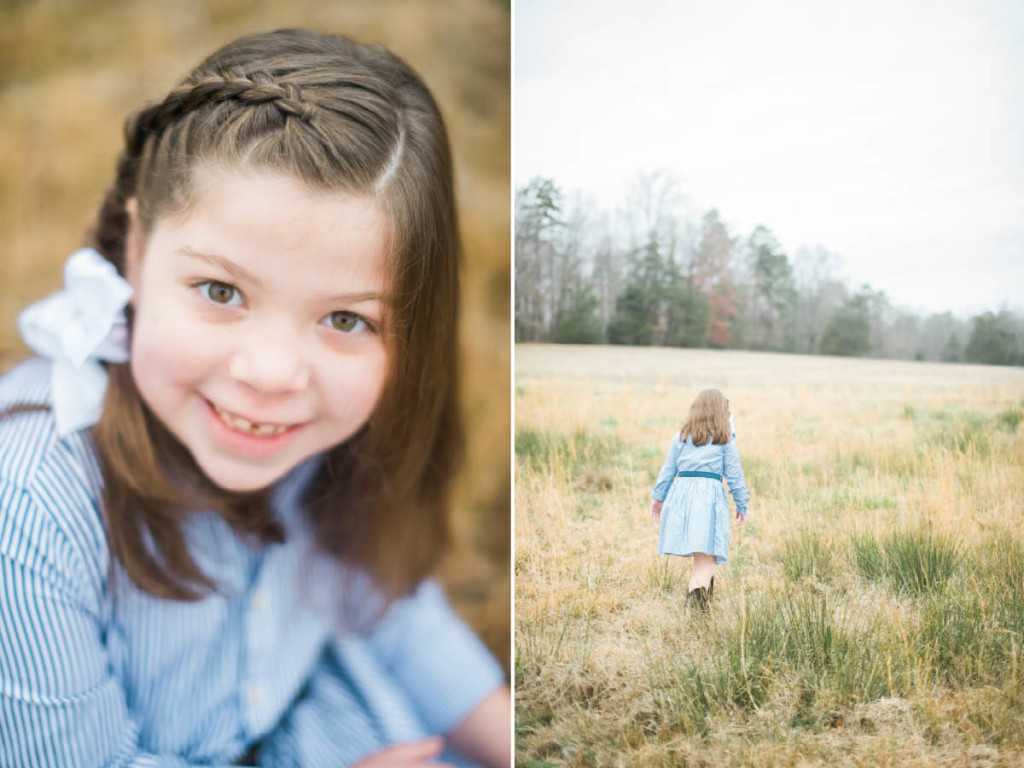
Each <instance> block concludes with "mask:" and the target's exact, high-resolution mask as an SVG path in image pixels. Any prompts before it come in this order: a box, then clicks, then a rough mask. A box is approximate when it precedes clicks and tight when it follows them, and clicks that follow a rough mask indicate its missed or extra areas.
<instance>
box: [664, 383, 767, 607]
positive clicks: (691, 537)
mask: <svg viewBox="0 0 1024 768" xmlns="http://www.w3.org/2000/svg"><path fill="white" fill-rule="evenodd" d="M723 477H724V478H725V479H726V480H727V481H728V483H729V492H730V493H731V494H732V498H733V501H734V502H735V503H736V519H737V521H738V522H739V525H743V523H744V522H746V519H747V502H748V500H749V498H750V494H749V493H748V492H747V486H746V484H745V483H744V481H743V469H742V467H741V466H740V455H739V452H738V451H737V450H736V433H735V432H734V431H733V428H732V416H731V415H730V413H729V401H728V400H726V399H725V396H724V395H723V394H722V393H721V392H720V391H719V390H717V389H705V390H702V391H701V392H700V394H698V395H697V398H696V399H695V400H694V401H693V405H691V406H690V413H689V415H688V416H687V417H686V421H685V422H683V426H682V428H681V429H680V430H679V432H678V434H676V435H675V436H674V437H673V438H672V444H671V445H670V446H669V449H668V455H667V456H666V457H665V464H664V465H663V466H662V468H661V472H659V473H658V480H657V482H656V483H655V484H654V490H653V491H651V497H652V498H653V499H654V501H653V502H652V503H651V516H652V517H653V518H654V519H655V520H660V521H661V537H660V539H659V542H658V552H659V553H660V554H662V555H681V556H683V557H691V556H692V557H693V574H692V576H691V578H690V584H689V594H688V595H687V598H686V601H687V603H689V604H690V605H692V606H693V607H695V608H697V609H700V610H707V608H708V604H709V602H710V599H711V596H712V594H713V593H714V588H715V576H714V573H715V564H716V563H718V564H721V563H724V562H726V560H728V558H729V502H728V500H727V499H726V498H725V488H724V487H723V486H722V478H723Z"/></svg>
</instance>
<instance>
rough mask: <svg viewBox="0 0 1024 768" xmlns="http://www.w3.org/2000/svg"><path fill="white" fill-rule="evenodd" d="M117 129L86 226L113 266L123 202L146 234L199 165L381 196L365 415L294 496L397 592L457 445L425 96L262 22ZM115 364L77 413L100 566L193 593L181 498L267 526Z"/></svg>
mask: <svg viewBox="0 0 1024 768" xmlns="http://www.w3.org/2000/svg"><path fill="white" fill-rule="evenodd" d="M124 135H125V142H124V147H123V149H122V151H121V153H120V155H119V157H118V160H117V170H116V173H115V176H114V182H113V184H112V185H111V187H110V188H109V190H108V191H107V194H106V197H105V199H104V201H103V204H102V206H101V208H100V211H99V214H98V216H97V220H96V224H95V227H94V229H93V230H92V232H91V235H90V240H91V242H92V245H93V246H94V247H95V248H96V249H97V250H98V251H99V252H100V253H102V254H103V255H104V256H105V257H106V258H107V259H108V260H110V261H111V262H112V263H113V264H114V266H115V267H117V269H118V270H119V271H120V272H121V273H122V274H123V273H124V270H125V240H126V237H127V233H128V230H129V216H128V213H127V208H126V207H127V206H128V205H129V201H134V202H135V204H136V206H137V208H136V210H137V212H138V219H139V224H140V228H141V230H142V233H143V235H144V236H145V235H148V234H149V232H150V231H151V230H152V227H153V225H154V222H155V221H157V220H158V219H159V218H160V217H162V216H166V215H169V214H172V213H175V212H187V211H188V210H189V207H190V206H191V205H192V204H193V203H194V202H195V199H194V198H195V190H194V188H193V179H194V175H195V173H196V171H197V169H199V168H200V167H202V166H204V165H213V166H216V167H217V168H226V169H228V170H237V171H257V172H269V173H277V174H284V175H287V176H290V177H292V178H295V179H297V180H299V181H301V182H303V183H305V184H307V185H309V186H310V187H311V188H313V189H316V190H320V191H327V192H345V193H350V194H359V195H372V196H374V197H375V198H376V199H377V200H378V201H379V203H380V204H381V206H382V209H383V210H384V211H385V214H386V216H387V219H388V224H389V232H388V235H389V237H388V243H389V251H390V252H389V255H388V258H389V269H388V272H389V278H388V280H389V284H388V295H389V297H390V307H389V322H388V324H387V326H388V330H387V332H386V334H385V337H384V343H385V347H386V349H387V355H388V361H389V369H388V373H387V375H386V379H385V384H384V388H383V391H382V393H381V396H380V398H379V400H378V405H377V408H376V410H375V412H374V415H373V417H372V418H371V421H370V423H369V424H368V425H367V426H366V427H364V429H363V430H362V431H360V432H359V433H358V434H357V435H356V436H355V437H353V438H351V439H350V440H349V441H348V442H347V443H345V444H343V445H340V446H337V447H335V448H334V449H332V450H330V451H328V453H327V455H326V457H325V461H324V462H323V468H322V469H321V471H320V473H319V475H318V476H317V477H316V478H315V480H314V481H313V483H312V484H311V486H310V488H309V490H308V493H307V497H306V500H305V508H306V512H307V514H308V517H309V519H310V521H311V524H312V525H313V528H314V535H315V538H316V540H317V542H318V545H319V546H320V548H321V549H323V550H324V551H325V552H327V553H328V554H329V555H331V556H333V557H334V558H336V559H337V560H339V561H343V562H346V563H350V564H354V565H355V566H357V568H358V569H359V570H362V571H365V572H367V573H369V574H370V575H371V576H372V577H373V578H374V580H375V582H376V583H377V585H378V586H379V587H380V588H381V589H382V590H383V592H384V594H385V595H387V596H388V597H391V598H395V597H398V596H400V595H401V594H404V593H406V592H408V591H409V590H410V589H412V588H413V587H414V586H415V585H416V584H417V583H418V582H419V581H420V580H422V579H423V578H424V577H425V576H427V575H428V574H429V573H430V571H431V570H433V568H434V567H435V565H436V563H437V560H438V558H439V556H440V554H441V552H442V550H443V547H444V546H445V545H446V544H447V542H448V537H449V531H448V523H447V504H448V495H449V487H450V484H451V479H452V475H453V474H454V471H455V469H456V468H457V465H458V462H459V460H460V458H461V453H462V445H463V436H462V423H461V418H460V413H459V408H458V359H457V354H456V351H457V319H458V251H459V243H458V234H457V223H456V216H455V205H454V194H453V185H452V172H451V157H450V151H449V148H448V140H447V135H446V132H445V128H444V124H443V121H442V119H441V116H440V113H439V111H438V109H437V106H436V104H435V103H434V100H433V98H432V97H431V95H430V92H429V91H428V90H427V88H426V86H425V85H424V84H423V83H422V81H421V80H420V79H419V77H418V76H417V75H416V74H415V73H414V72H413V71H412V70H411V69H410V68H409V67H408V66H407V65H406V64H405V63H404V62H402V61H401V59H399V58H398V57H396V56H395V55H394V54H392V53H390V52H388V51H386V50H384V49H383V48H380V47H376V46H369V45H363V44H360V43H356V42H354V41H352V40H350V39H348V38H346V37H343V36H339V35H324V34H317V33H313V32H308V31H304V30H278V31H276V32H270V33H264V34H256V35H249V36H246V37H243V38H240V39H238V40H236V41H234V42H232V43H230V44H228V45H226V46H225V47H223V48H221V49H220V50H218V51H217V52H215V53H214V54H212V55H211V56H210V57H209V58H207V59H206V60H205V61H204V62H202V63H201V64H200V65H199V66H198V67H197V68H196V69H195V70H194V71H193V72H192V73H191V74H189V75H188V77H186V78H185V79H184V81H182V83H181V84H180V85H178V86H177V87H175V88H173V89H172V90H171V91H170V93H168V94H167V95H166V97H164V98H163V99H162V100H160V101H158V102H155V103H153V104H151V105H149V106H147V107H145V108H144V109H142V110H140V111H138V112H136V113H134V114H133V115H131V116H130V117H129V118H128V120H127V121H126V123H125V130H124ZM130 323H131V313H130V312H129V324H130ZM129 365H130V363H129V364H126V365H120V366H118V365H111V366H109V372H110V385H109V387H108V390H107V399H106V403H105V407H104V413H103V416H102V417H101V419H100V421H99V423H98V424H97V425H96V426H95V427H94V438H95V441H96V446H97V451H98V454H99V457H100V466H101V470H102V472H103V478H104V499H103V501H104V515H105V523H106V526H107V531H108V538H109V541H110V544H111V552H112V554H113V558H112V563H113V562H114V561H117V562H119V563H120V564H121V565H122V566H123V567H124V569H125V571H126V573H127V575H128V576H129V578H130V579H131V580H132V581H133V582H134V583H135V584H136V585H137V586H139V587H140V588H141V589H143V590H145V591H147V592H150V593H152V594H154V595H158V596H162V597H167V598H173V599H182V600H188V599H196V598H198V597H199V596H201V594H202V593H203V592H205V591H208V590H209V589H211V588H215V586H216V585H214V584H213V583H212V582H211V581H210V580H209V579H208V578H207V577H206V576H205V574H203V573H202V572H201V570H200V569H199V568H198V566H197V565H196V563H195V561H194V560H193V559H192V557H191V555H190V554H189V552H188V549H187V547H186V545H185V543H184V537H183V531H182V525H183V523H184V521H185V519H186V517H187V515H188V513H189V510H193V509H196V508H197V507H203V508H213V509H216V510H217V511H218V512H220V513H221V514H222V515H223V516H224V518H225V519H226V520H227V521H228V522H229V523H230V524H231V525H232V526H233V527H234V528H235V529H236V530H237V531H239V532H240V533H242V534H244V535H247V536H252V537H255V538H256V539H258V540H261V541H280V540H282V539H283V537H284V532H283V529H282V527H281V526H280V525H279V524H278V523H277V521H276V520H275V519H274V517H273V514H272V513H271V511H270V510H269V505H268V503H267V494H266V493H248V494H235V493H229V492H227V491H224V490H223V489H219V488H217V487H216V486H215V485H214V484H213V483H212V482H210V481H209V480H208V479H207V478H205V476H203V474H202V471H201V470H200V469H199V468H198V465H196V464H195V462H194V460H193V459H192V457H191V456H190V455H189V454H188V451H187V449H186V448H185V447H184V446H183V445H182V444H181V443H180V442H178V440H177V439H176V438H175V437H174V436H173V435H172V434H171V433H170V431H169V430H168V429H167V428H166V427H165V426H164V425H163V424H162V423H161V422H160V421H159V420H158V419H157V418H156V417H155V416H154V414H153V413H152V412H151V411H150V409H149V408H148V406H147V405H146V404H145V402H144V401H143V399H142V397H141V395H140V394H139V392H138V390H137V388H136V386H135V383H134V380H133V378H132V376H131V373H130V370H129V367H128V366H129ZM384 478H387V482H383V479H384ZM147 542H148V543H147Z"/></svg>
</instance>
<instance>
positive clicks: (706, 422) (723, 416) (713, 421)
mask: <svg viewBox="0 0 1024 768" xmlns="http://www.w3.org/2000/svg"><path fill="white" fill-rule="evenodd" d="M729 431H730V430H729V401H728V400H726V399H725V395H723V394H722V393H721V391H720V390H717V389H702V390H701V391H700V392H699V393H698V394H697V397H696V398H694V401H693V405H691V406H690V413H689V415H687V417H686V421H684V422H683V426H682V427H681V428H680V430H679V439H680V440H685V439H686V438H687V437H691V438H693V444H694V445H707V444H708V443H709V442H710V443H713V444H714V445H725V444H726V443H728V442H729Z"/></svg>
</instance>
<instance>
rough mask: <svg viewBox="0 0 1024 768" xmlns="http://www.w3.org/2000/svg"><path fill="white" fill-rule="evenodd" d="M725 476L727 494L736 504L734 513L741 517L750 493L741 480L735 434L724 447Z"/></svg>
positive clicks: (741, 471)
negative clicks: (727, 486) (730, 495)
mask: <svg viewBox="0 0 1024 768" xmlns="http://www.w3.org/2000/svg"><path fill="white" fill-rule="evenodd" d="M723 474H724V475H725V479H726V481H727V482H728V483H729V493H731V494H732V500H733V501H735V502H736V512H737V513H738V514H741V515H745V514H747V504H748V502H749V501H750V492H749V491H748V490H747V484H746V481H745V480H744V479H743V467H742V466H741V465H740V452H739V450H738V449H737V448H736V433H735V432H734V433H733V438H732V439H731V440H729V442H728V443H727V444H726V446H725V472H724V473H723Z"/></svg>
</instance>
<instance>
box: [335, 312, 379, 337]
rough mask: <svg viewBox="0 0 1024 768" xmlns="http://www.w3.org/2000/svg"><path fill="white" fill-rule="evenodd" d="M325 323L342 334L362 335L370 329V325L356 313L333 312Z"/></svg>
mask: <svg viewBox="0 0 1024 768" xmlns="http://www.w3.org/2000/svg"><path fill="white" fill-rule="evenodd" d="M324 323H325V324H326V325H327V326H328V327H329V328H333V329H334V330H336V331H340V332H341V333H360V332H362V331H366V330H369V328H370V324H369V323H367V322H366V321H365V320H364V319H363V318H361V317H360V316H359V315H357V314H356V313H355V312H331V314H329V315H327V317H325V318H324Z"/></svg>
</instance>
